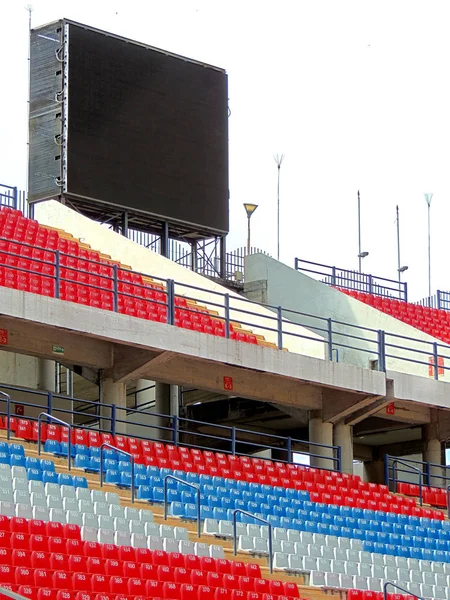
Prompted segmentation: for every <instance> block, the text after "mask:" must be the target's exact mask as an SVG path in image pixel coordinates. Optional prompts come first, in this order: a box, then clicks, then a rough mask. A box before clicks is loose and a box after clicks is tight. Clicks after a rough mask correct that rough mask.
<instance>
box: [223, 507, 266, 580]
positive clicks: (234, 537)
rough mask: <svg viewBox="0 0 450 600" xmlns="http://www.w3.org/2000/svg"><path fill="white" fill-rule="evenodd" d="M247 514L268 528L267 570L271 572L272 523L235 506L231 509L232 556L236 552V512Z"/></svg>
mask: <svg viewBox="0 0 450 600" xmlns="http://www.w3.org/2000/svg"><path fill="white" fill-rule="evenodd" d="M238 513H240V514H241V515H247V517H250V518H251V519H255V521H259V522H260V523H264V525H267V526H268V528H269V571H270V573H273V539H272V524H271V523H270V521H267V519H263V518H262V517H257V516H256V515H254V514H252V513H251V512H248V511H246V510H242V508H235V509H234V510H233V553H234V556H236V554H237V526H236V517H237V514H238Z"/></svg>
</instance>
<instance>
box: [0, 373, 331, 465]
mask: <svg viewBox="0 0 450 600" xmlns="http://www.w3.org/2000/svg"><path fill="white" fill-rule="evenodd" d="M0 388H2V389H3V390H7V391H8V393H5V392H0V409H1V408H2V407H4V408H5V410H0V416H4V417H5V418H6V421H7V422H9V423H10V421H11V418H12V417H13V415H12V410H13V409H14V406H15V405H20V406H23V409H24V411H23V412H24V413H25V414H24V417H23V418H26V419H28V420H30V421H37V416H33V415H32V414H27V413H30V412H31V413H32V412H33V411H34V412H35V413H39V412H41V411H42V409H43V408H46V412H47V413H48V414H49V415H52V414H53V413H56V414H58V415H61V416H66V415H67V418H68V419H69V420H70V421H71V422H72V423H73V425H72V427H73V428H77V429H84V430H86V431H91V430H92V429H95V430H96V431H99V432H100V433H110V434H112V435H115V433H116V428H117V425H121V424H126V425H127V427H128V435H132V436H133V437H135V438H137V439H143V440H150V441H155V442H156V441H165V442H167V443H171V444H173V445H175V446H184V447H187V448H198V449H201V450H211V451H215V452H223V453H224V454H232V455H236V456H252V455H253V454H254V453H256V452H260V451H262V450H268V449H269V450H270V449H273V450H276V451H277V453H278V454H281V453H283V454H284V458H283V456H279V458H277V462H284V463H287V464H288V463H293V462H294V454H295V453H301V454H303V455H305V456H307V457H309V458H310V461H311V462H312V463H314V459H316V458H317V459H320V460H321V462H322V466H319V467H315V468H317V469H324V470H330V471H341V448H340V446H327V445H325V444H319V443H315V442H310V441H309V440H300V439H296V438H292V437H283V436H279V435H272V434H267V433H261V432H258V431H252V430H250V429H241V428H239V427H230V426H228V425H220V424H216V423H208V422H206V421H197V420H194V419H186V418H184V417H178V416H176V415H164V414H159V413H154V412H147V411H145V410H134V409H129V408H122V407H118V406H116V405H115V404H108V403H100V402H93V401H91V400H81V399H78V398H73V397H71V396H70V397H69V396H63V395H61V394H54V393H52V392H44V391H40V390H31V389H28V388H23V387H19V386H12V385H8V384H1V383H0ZM14 392H18V393H20V396H21V399H20V401H18V402H15V400H14ZM25 395H29V396H30V397H32V398H38V399H39V400H40V402H29V401H27V400H26V399H25V398H24V396H25ZM3 403H4V404H3ZM77 403H83V406H84V409H85V410H83V411H80V410H73V409H72V406H73V404H77ZM5 405H6V406H5ZM100 409H101V414H100ZM89 410H90V411H91V412H86V411H89ZM89 414H92V417H93V418H92V420H91V421H90V423H89V426H87V425H86V424H77V419H78V418H79V417H82V418H85V417H86V416H88V415H89ZM25 415H26V416H25ZM144 416H145V417H146V418H147V419H148V420H149V421H150V422H148V423H145V422H144V419H143V417H144ZM161 421H163V422H165V424H161ZM202 428H203V429H207V432H204V431H202ZM319 449H321V450H322V451H323V450H325V451H326V454H327V455H325V456H324V454H323V453H322V454H321V453H320V450H319ZM324 465H325V466H324ZM311 466H313V465H311Z"/></svg>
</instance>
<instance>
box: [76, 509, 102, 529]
mask: <svg viewBox="0 0 450 600" xmlns="http://www.w3.org/2000/svg"><path fill="white" fill-rule="evenodd" d="M80 512H81V514H82V518H83V525H84V526H85V527H94V528H95V529H99V526H98V517H97V515H94V513H91V512H82V511H80Z"/></svg>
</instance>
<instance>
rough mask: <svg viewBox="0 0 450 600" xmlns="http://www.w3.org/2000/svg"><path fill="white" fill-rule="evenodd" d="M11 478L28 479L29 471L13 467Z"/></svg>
mask: <svg viewBox="0 0 450 600" xmlns="http://www.w3.org/2000/svg"><path fill="white" fill-rule="evenodd" d="M11 477H12V478H13V479H14V477H22V478H23V479H28V477H27V470H26V469H25V467H15V466H14V467H12V468H11Z"/></svg>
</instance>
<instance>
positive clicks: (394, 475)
mask: <svg viewBox="0 0 450 600" xmlns="http://www.w3.org/2000/svg"><path fill="white" fill-rule="evenodd" d="M397 465H403V466H404V467H408V468H409V469H411V471H414V472H415V473H418V474H419V500H420V506H422V505H423V492H422V487H423V482H422V477H423V473H422V471H421V470H420V469H419V468H418V467H415V466H414V465H410V464H409V463H408V462H406V461H405V460H401V459H400V458H395V459H394V460H393V461H392V481H393V484H394V492H395V493H397V484H398V479H397Z"/></svg>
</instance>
